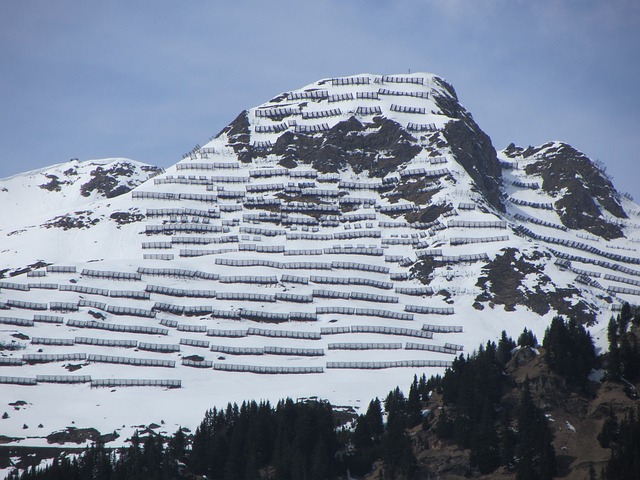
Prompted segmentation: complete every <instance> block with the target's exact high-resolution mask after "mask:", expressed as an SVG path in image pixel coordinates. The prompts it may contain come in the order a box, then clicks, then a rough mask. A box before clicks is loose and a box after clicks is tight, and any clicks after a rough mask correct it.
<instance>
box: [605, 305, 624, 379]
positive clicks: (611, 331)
mask: <svg viewBox="0 0 640 480" xmlns="http://www.w3.org/2000/svg"><path fill="white" fill-rule="evenodd" d="M607 339H608V340H609V355H608V356H607V373H608V375H609V378H611V379H612V380H619V379H620V374H621V371H620V349H619V347H618V323H617V322H616V320H615V319H614V318H613V317H611V320H609V326H608V327H607Z"/></svg>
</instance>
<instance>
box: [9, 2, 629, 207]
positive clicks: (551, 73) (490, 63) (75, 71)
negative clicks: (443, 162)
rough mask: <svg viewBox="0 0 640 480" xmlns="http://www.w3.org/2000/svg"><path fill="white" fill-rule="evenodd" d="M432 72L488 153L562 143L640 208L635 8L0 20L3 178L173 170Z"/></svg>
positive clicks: (254, 11)
mask: <svg viewBox="0 0 640 480" xmlns="http://www.w3.org/2000/svg"><path fill="white" fill-rule="evenodd" d="M408 70H411V71H412V72H416V71H426V72H433V73H436V74H439V75H441V76H443V77H445V78H446V79H447V80H449V81H450V82H451V83H453V85H454V86H455V88H456V90H457V92H458V96H459V98H460V100H461V102H462V104H463V105H465V106H466V107H467V108H468V109H469V110H470V111H471V112H472V114H473V115H474V117H475V119H476V121H477V122H478V123H479V125H480V127H481V128H483V129H484V130H485V132H487V133H488V134H489V135H490V136H491V138H492V139H493V143H494V146H495V147H496V149H501V148H504V147H505V146H507V145H508V144H509V143H510V142H515V143H516V144H517V145H522V146H527V145H539V144H541V143H544V142H546V141H549V140H563V141H566V142H568V143H571V144H572V145H574V146H575V147H576V148H578V149H580V150H582V151H584V152H585V153H586V154H587V155H589V156H590V157H592V158H594V159H599V160H601V161H602V162H604V163H605V164H606V165H607V171H608V172H609V173H610V174H612V175H613V177H614V181H615V184H616V186H617V187H618V188H619V189H621V190H622V191H626V192H629V193H631V194H632V195H634V197H635V198H636V200H640V188H639V186H638V184H639V182H640V154H639V153H638V147H639V138H640V89H639V86H640V2H638V1H637V0H599V1H595V0H573V1H572V0H566V1H559V0H557V1H552V0H527V1H520V0H406V1H403V0H395V1H384V0H326V1H325V0H314V1H279V0H269V1H264V0H259V1H242V0H234V1H227V0H216V1H214V2H206V1H203V0H193V1H189V2H180V1H175V0H172V1H164V0H153V1H141V0H138V1H119V0H118V1H116V0H111V1H105V2H87V1H80V0H78V1H71V0H56V1H55V2H54V1H50V0H42V1H30V0H23V1H15V2H12V1H4V2H1V3H0V178H3V177H6V176H9V175H13V174H15V173H18V172H22V171H26V170H30V169H34V168H39V167H42V166H46V165H50V164H55V163H60V162H64V161H66V160H69V159H70V158H78V159H80V160H88V159H96V158H105V157H128V158H132V159H135V160H139V161H142V162H147V163H151V164H156V165H161V166H169V165H171V164H172V163H175V162H176V161H178V160H179V159H180V158H181V156H182V154H183V153H185V152H187V151H189V150H190V149H191V148H192V147H193V146H194V145H195V144H196V143H199V144H204V142H206V141H207V139H208V138H209V137H210V136H212V135H214V134H216V133H217V132H218V131H219V130H221V129H222V128H223V127H224V126H225V125H226V124H227V123H229V122H230V121H231V120H233V119H234V118H235V116H236V115H237V114H238V113H239V112H240V111H242V110H243V109H245V108H249V107H252V106H255V105H257V104H260V103H263V102H265V101H267V100H268V99H270V98H272V97H273V96H275V95H276V94H278V93H280V92H282V91H285V90H288V89H294V88H299V87H302V86H304V85H306V84H308V83H311V82H313V81H315V80H317V79H320V78H324V77H332V76H344V75H353V74H357V73H378V74H391V73H403V72H407V71H408Z"/></svg>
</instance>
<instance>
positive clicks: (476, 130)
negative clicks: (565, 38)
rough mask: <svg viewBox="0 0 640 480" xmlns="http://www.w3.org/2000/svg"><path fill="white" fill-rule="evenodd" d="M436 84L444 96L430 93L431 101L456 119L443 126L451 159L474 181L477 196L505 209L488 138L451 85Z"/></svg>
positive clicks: (498, 174)
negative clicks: (453, 157)
mask: <svg viewBox="0 0 640 480" xmlns="http://www.w3.org/2000/svg"><path fill="white" fill-rule="evenodd" d="M435 82H436V83H437V84H438V85H439V86H440V87H441V88H442V90H444V91H445V92H447V94H443V93H440V92H437V91H436V92H434V93H433V99H434V101H435V102H436V104H437V105H438V107H440V109H441V110H442V111H443V112H444V114H445V115H447V116H448V117H451V118H452V119H455V121H452V122H449V123H447V124H446V125H445V126H444V131H443V135H444V138H445V139H446V141H447V143H448V144H449V147H450V148H451V151H452V152H453V155H454V156H455V158H456V160H457V161H458V163H460V165H462V166H463V167H464V169H465V170H466V171H467V173H468V174H469V175H470V176H471V178H473V180H474V182H475V183H476V185H477V187H478V188H479V190H480V192H482V194H483V195H484V196H485V197H486V199H487V200H488V201H489V203H490V204H491V205H493V206H494V207H495V208H496V209H497V210H499V211H504V210H505V207H504V205H503V203H502V200H501V198H500V196H501V192H500V186H501V176H502V172H501V170H502V169H501V167H500V162H499V161H498V157H497V155H496V150H495V148H494V147H493V145H492V143H491V139H490V138H489V136H488V135H487V134H486V133H484V132H483V131H482V129H481V128H480V127H479V126H478V124H477V123H476V122H475V120H474V119H473V117H472V116H471V114H470V113H469V112H468V111H467V110H466V109H465V108H464V107H463V106H462V105H460V103H459V102H458V96H457V94H456V92H455V90H454V88H453V86H451V85H450V84H448V83H447V82H445V81H444V80H442V79H440V78H436V79H435Z"/></svg>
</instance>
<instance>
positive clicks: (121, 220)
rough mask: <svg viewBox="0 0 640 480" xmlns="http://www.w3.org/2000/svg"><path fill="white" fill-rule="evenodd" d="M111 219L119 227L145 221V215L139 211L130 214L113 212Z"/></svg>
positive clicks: (135, 210)
mask: <svg viewBox="0 0 640 480" xmlns="http://www.w3.org/2000/svg"><path fill="white" fill-rule="evenodd" d="M109 218H111V220H113V221H115V222H116V223H117V224H118V225H126V224H127V223H135V222H140V221H142V220H144V215H143V214H141V213H139V212H138V210H137V209H134V210H132V211H130V212H113V213H112V214H111V215H110V216H109Z"/></svg>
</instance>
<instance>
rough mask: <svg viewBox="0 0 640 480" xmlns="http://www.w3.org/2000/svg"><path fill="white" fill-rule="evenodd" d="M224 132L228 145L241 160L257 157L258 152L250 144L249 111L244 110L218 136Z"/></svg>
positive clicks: (245, 161)
mask: <svg viewBox="0 0 640 480" xmlns="http://www.w3.org/2000/svg"><path fill="white" fill-rule="evenodd" d="M222 134H226V135H227V140H228V142H229V143H228V145H229V146H230V147H231V148H233V151H234V152H235V153H236V155H238V159H239V160H240V161H241V162H244V163H249V162H251V161H252V160H253V159H254V158H256V152H255V151H254V149H253V147H252V146H251V145H250V144H249V141H250V140H251V135H250V131H249V112H248V111H247V110H244V111H242V112H241V113H240V115H238V116H237V117H236V118H235V120H234V121H233V122H231V123H230V124H229V125H227V126H226V127H225V128H223V129H222V130H221V131H220V133H218V135H216V138H218V137H220V136H221V135H222Z"/></svg>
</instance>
